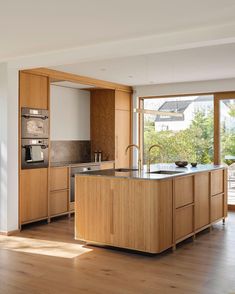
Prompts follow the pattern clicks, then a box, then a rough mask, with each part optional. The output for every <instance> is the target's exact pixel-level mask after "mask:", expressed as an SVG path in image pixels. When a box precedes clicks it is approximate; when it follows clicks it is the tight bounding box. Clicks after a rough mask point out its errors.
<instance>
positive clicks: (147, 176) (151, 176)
mask: <svg viewBox="0 0 235 294" xmlns="http://www.w3.org/2000/svg"><path fill="white" fill-rule="evenodd" d="M222 168H225V167H224V166H223V165H213V164H207V165H201V164H200V165H197V167H191V165H190V164H189V165H188V166H187V167H184V168H180V167H177V166H176V165H175V164H166V163H164V164H154V165H151V172H153V171H174V172H177V173H175V174H157V173H148V172H147V167H146V166H144V169H143V170H142V171H141V172H140V173H139V172H138V170H135V171H128V172H120V171H117V170H115V169H107V170H99V171H89V172H83V173H80V174H79V176H84V175H86V176H87V175H90V176H101V177H113V178H132V179H139V180H163V179H169V178H174V177H179V176H184V175H190V174H195V173H199V172H205V171H212V170H217V169H222Z"/></svg>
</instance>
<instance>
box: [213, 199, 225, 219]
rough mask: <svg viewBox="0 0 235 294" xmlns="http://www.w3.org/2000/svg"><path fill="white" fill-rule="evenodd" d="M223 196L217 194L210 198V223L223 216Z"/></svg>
mask: <svg viewBox="0 0 235 294" xmlns="http://www.w3.org/2000/svg"><path fill="white" fill-rule="evenodd" d="M223 201H224V195H223V194H219V195H216V196H213V197H211V221H212V222H213V221H216V220H217V219H220V218H222V217H223V216H224V211H223V210H224V203H223Z"/></svg>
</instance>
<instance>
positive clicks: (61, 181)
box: [50, 167, 69, 191]
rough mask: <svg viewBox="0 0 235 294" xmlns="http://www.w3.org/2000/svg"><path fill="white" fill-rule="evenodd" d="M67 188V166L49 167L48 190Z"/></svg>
mask: <svg viewBox="0 0 235 294" xmlns="http://www.w3.org/2000/svg"><path fill="white" fill-rule="evenodd" d="M68 188H69V180H68V168H67V167H52V168H51V169H50V191H56V190H65V189H68Z"/></svg>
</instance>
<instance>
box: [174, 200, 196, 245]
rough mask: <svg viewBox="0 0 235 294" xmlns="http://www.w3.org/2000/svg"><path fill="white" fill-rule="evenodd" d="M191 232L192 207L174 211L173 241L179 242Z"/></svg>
mask: <svg viewBox="0 0 235 294" xmlns="http://www.w3.org/2000/svg"><path fill="white" fill-rule="evenodd" d="M192 232H193V205H192V206H187V207H182V208H178V209H176V212H175V239H176V240H179V239H181V238H183V237H185V236H187V235H189V234H190V233H192Z"/></svg>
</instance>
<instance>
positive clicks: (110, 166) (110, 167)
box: [100, 162, 114, 170]
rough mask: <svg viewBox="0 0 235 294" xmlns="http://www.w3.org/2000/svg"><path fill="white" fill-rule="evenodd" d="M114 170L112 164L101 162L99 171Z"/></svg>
mask: <svg viewBox="0 0 235 294" xmlns="http://www.w3.org/2000/svg"><path fill="white" fill-rule="evenodd" d="M113 168H114V162H102V163H101V164H100V169H101V170H103V169H113Z"/></svg>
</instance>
